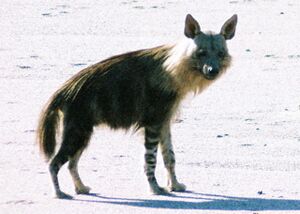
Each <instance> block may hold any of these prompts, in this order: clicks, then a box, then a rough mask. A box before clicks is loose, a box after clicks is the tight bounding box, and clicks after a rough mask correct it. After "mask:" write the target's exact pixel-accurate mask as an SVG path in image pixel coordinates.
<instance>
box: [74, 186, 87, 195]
mask: <svg viewBox="0 0 300 214" xmlns="http://www.w3.org/2000/svg"><path fill="white" fill-rule="evenodd" d="M90 190H91V188H90V187H88V186H81V187H76V188H75V191H76V193H77V194H83V195H85V194H89V193H90Z"/></svg>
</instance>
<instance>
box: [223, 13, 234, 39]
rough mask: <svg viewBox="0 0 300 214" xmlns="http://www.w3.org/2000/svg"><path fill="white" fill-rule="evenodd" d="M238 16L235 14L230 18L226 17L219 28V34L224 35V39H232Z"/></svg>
mask: <svg viewBox="0 0 300 214" xmlns="http://www.w3.org/2000/svg"><path fill="white" fill-rule="evenodd" d="M237 20H238V17H237V15H236V14H235V15H233V16H232V17H231V18H230V19H228V20H227V21H226V22H225V23H224V25H223V26H222V28H221V32H220V33H221V35H223V36H224V37H225V39H226V40H228V39H232V38H233V36H234V34H235V28H236V24H237Z"/></svg>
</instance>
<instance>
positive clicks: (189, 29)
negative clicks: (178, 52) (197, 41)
mask: <svg viewBox="0 0 300 214" xmlns="http://www.w3.org/2000/svg"><path fill="white" fill-rule="evenodd" d="M200 32H201V30H200V26H199V24H198V22H197V21H196V20H195V19H194V18H193V17H192V16H191V15H190V14H188V15H187V16H186V18H185V27H184V35H185V36H186V37H188V38H191V39H193V38H195V36H196V34H199V33H200Z"/></svg>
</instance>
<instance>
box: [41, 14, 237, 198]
mask: <svg viewBox="0 0 300 214" xmlns="http://www.w3.org/2000/svg"><path fill="white" fill-rule="evenodd" d="M236 24H237V15H233V16H232V17H231V18H230V19H228V20H227V21H226V22H225V24H224V25H223V26H222V28H221V31H220V33H218V34H215V33H212V32H206V33H204V32H202V31H201V29H200V26H199V24H198V22H197V21H196V20H195V19H194V18H193V17H192V16H191V15H189V14H188V15H187V16H186V20H185V29H184V34H185V36H186V38H185V40H184V41H182V42H179V43H177V44H175V45H163V46H159V47H155V48H150V49H144V50H139V51H134V52H129V53H125V54H121V55H117V56H113V57H111V58H108V59H106V60H104V61H101V62H99V63H97V64H95V65H92V66H90V67H88V68H86V69H83V70H82V71H81V72H79V73H78V74H77V75H75V76H74V77H73V78H71V79H70V80H69V81H67V82H66V83H65V84H64V85H63V86H62V87H61V88H60V89H59V90H58V91H57V92H56V93H55V94H54V95H53V96H52V98H51V99H50V100H49V102H48V104H47V106H46V108H45V109H44V111H43V112H42V114H41V118H40V121H39V127H38V141H39V146H40V149H41V151H42V153H43V154H44V155H45V156H46V158H47V159H48V160H49V159H51V158H52V156H53V155H54V153H55V145H56V139H55V136H56V132H57V127H58V123H59V119H60V117H59V115H63V117H62V118H63V133H62V143H61V146H60V148H59V150H58V152H57V154H56V155H55V156H54V158H53V159H51V163H50V173H51V178H52V181H53V184H54V189H55V192H56V196H57V197H58V198H71V196H69V195H67V194H65V193H64V192H62V191H61V190H60V187H59V182H58V178H57V174H58V171H59V169H60V168H61V166H62V165H64V164H65V163H66V162H67V161H69V170H70V173H71V176H72V178H73V181H74V184H75V190H76V192H77V193H78V194H88V193H89V191H90V188H89V187H87V186H85V185H84V184H83V183H82V181H81V179H80V177H79V174H78V170H77V164H78V160H79V158H80V156H81V154H82V152H83V150H84V149H85V148H86V146H87V145H88V143H89V140H90V137H91V134H92V132H93V127H94V126H97V125H99V124H106V125H108V126H109V127H111V128H112V129H118V128H123V129H128V128H130V127H132V126H135V127H136V129H141V128H143V129H144V131H145V148H146V153H145V173H146V175H147V179H148V182H149V185H150V188H151V191H152V192H153V193H154V194H167V193H168V191H167V190H165V189H164V188H161V187H160V186H159V185H158V184H157V181H156V178H155V167H156V154H157V148H158V145H159V146H160V148H161V152H162V156H163V160H164V164H165V167H166V169H167V171H168V181H169V182H168V187H169V190H170V191H185V189H186V187H185V185H183V184H181V183H179V182H178V181H177V178H176V175H175V156H174V151H173V148H172V143H171V133H170V121H171V118H172V116H173V115H174V113H175V111H176V109H177V107H178V105H179V103H180V102H181V101H182V99H183V98H184V97H185V96H186V94H187V93H189V92H195V93H199V92H201V91H203V89H205V88H206V87H207V86H208V85H210V84H211V83H212V82H214V80H216V79H217V78H218V77H219V76H220V75H221V74H222V73H224V71H225V70H226V68H227V67H228V66H229V65H230V59H231V57H230V55H229V53H228V50H227V46H226V40H229V39H231V38H232V37H233V36H234V34H235V28H236ZM60 113H61V114H60Z"/></svg>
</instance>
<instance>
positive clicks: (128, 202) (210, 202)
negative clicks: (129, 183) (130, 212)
mask: <svg viewBox="0 0 300 214" xmlns="http://www.w3.org/2000/svg"><path fill="white" fill-rule="evenodd" d="M89 196H90V197H91V198H92V199H74V200H75V201H84V202H90V203H101V204H111V205H124V206H132V207H146V208H159V209H179V210H225V211H230V210H232V211H237V210H248V211H263V210H269V211H276V210H285V211H291V210H300V200H292V199H266V198H246V197H236V196H226V195H214V194H203V193H196V192H186V193H182V194H181V195H179V194H178V195H175V194H172V195H170V196H158V197H157V199H140V198H117V197H105V196H101V195H99V194H97V193H94V194H90V195H89Z"/></svg>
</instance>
